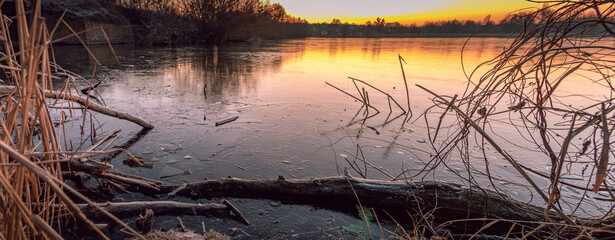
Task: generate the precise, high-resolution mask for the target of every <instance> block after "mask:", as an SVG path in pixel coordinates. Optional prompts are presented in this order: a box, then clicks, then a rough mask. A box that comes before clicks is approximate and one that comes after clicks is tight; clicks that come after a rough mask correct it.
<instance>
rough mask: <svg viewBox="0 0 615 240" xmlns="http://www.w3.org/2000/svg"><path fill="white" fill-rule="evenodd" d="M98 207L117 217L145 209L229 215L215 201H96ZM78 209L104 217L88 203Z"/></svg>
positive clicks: (86, 213)
mask: <svg viewBox="0 0 615 240" xmlns="http://www.w3.org/2000/svg"><path fill="white" fill-rule="evenodd" d="M96 205H98V206H99V207H100V208H102V209H105V210H107V211H108V212H110V213H112V214H113V215H115V216H118V217H133V216H137V215H139V214H140V213H142V212H143V211H145V209H151V210H153V211H154V212H155V213H156V215H167V214H170V215H179V214H184V215H201V216H216V217H226V216H229V213H230V212H229V208H228V207H227V206H225V205H223V204H217V203H184V202H176V201H137V202H118V203H109V202H107V203H96ZM77 206H78V207H79V209H81V211H82V212H83V213H84V214H85V215H87V216H88V217H89V218H91V219H106V218H107V216H106V215H104V214H101V212H100V211H98V210H97V209H96V208H94V207H92V206H90V205H89V204H77Z"/></svg>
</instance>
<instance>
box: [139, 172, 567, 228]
mask: <svg viewBox="0 0 615 240" xmlns="http://www.w3.org/2000/svg"><path fill="white" fill-rule="evenodd" d="M157 187H158V188H159V191H152V190H151V189H144V188H138V189H137V187H136V186H129V188H130V189H131V190H132V189H136V191H140V192H145V193H149V194H168V193H169V192H171V191H173V190H176V189H177V188H178V187H180V185H164V184H162V185H158V186H157ZM174 196H184V197H190V198H193V199H199V198H216V197H238V198H257V199H272V200H284V201H291V202H302V203H308V204H318V203H323V204H327V205H331V204H335V205H346V206H348V205H349V204H351V205H350V206H354V205H355V204H358V201H357V199H359V200H360V202H361V204H362V205H364V206H367V207H375V208H383V209H397V210H403V211H402V212H403V213H405V211H406V210H408V211H410V212H417V211H425V210H426V209H427V210H431V209H439V211H440V212H444V213H446V214H447V215H449V216H447V217H448V218H449V219H455V218H454V217H453V218H451V216H457V217H459V218H463V219H465V218H468V217H469V216H474V217H487V218H503V219H509V220H525V221H543V220H544V209H543V208H540V207H537V206H533V205H529V204H526V203H523V202H519V201H516V200H513V199H510V198H508V197H503V196H501V195H500V194H497V193H495V192H492V191H488V190H480V189H477V188H467V187H464V186H462V185H458V184H454V183H444V182H429V181H425V182H399V181H381V180H368V179H357V178H353V177H343V176H340V177H328V178H314V179H295V180H290V179H288V180H287V179H283V178H282V177H281V178H280V179H276V180H245V179H237V178H225V179H217V180H205V181H199V182H193V183H188V184H187V185H186V186H185V187H184V188H183V189H181V190H179V191H177V192H176V193H175V194H174ZM550 217H551V219H554V218H556V217H555V215H552V216H550ZM459 218H458V219H459Z"/></svg>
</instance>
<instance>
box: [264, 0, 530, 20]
mask: <svg viewBox="0 0 615 240" xmlns="http://www.w3.org/2000/svg"><path fill="white" fill-rule="evenodd" d="M271 3H280V4H282V6H284V7H285V8H286V11H287V12H288V13H290V14H292V15H293V16H297V17H301V18H305V19H307V20H308V21H309V22H310V23H317V22H331V20H332V19H333V18H338V19H340V20H341V21H342V22H349V23H357V24H364V23H365V22H366V21H374V19H376V17H383V18H385V19H386V21H387V22H400V23H402V24H411V23H416V24H418V25H422V24H423V23H425V22H426V21H440V20H452V19H458V20H482V19H484V18H485V16H487V15H489V14H491V16H492V18H491V19H492V20H495V21H499V20H500V19H502V18H503V17H504V16H505V15H506V14H507V13H510V12H513V11H515V10H519V9H523V8H537V7H541V6H542V4H540V3H531V2H528V1H525V0H271Z"/></svg>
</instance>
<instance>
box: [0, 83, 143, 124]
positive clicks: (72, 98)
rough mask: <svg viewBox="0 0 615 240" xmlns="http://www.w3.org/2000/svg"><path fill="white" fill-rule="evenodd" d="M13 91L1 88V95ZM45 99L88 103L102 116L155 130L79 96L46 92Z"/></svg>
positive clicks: (131, 117) (136, 118) (133, 117)
mask: <svg viewBox="0 0 615 240" xmlns="http://www.w3.org/2000/svg"><path fill="white" fill-rule="evenodd" d="M13 91H15V87H14V86H0V94H10V93H12V92H13ZM44 93H45V97H47V98H55V99H66V100H69V101H72V102H75V103H78V104H80V105H82V106H85V105H86V103H87V106H88V109H90V110H92V111H95V112H98V113H101V114H105V115H107V116H111V117H115V118H119V119H124V120H128V121H131V122H133V123H136V124H138V125H139V126H141V127H143V128H147V129H151V128H154V125H153V124H151V123H150V122H148V121H146V120H144V119H143V118H140V117H137V116H134V115H131V114H129V113H125V112H120V111H116V110H113V109H111V108H108V107H105V106H101V105H99V104H96V103H95V102H92V101H88V100H87V99H85V98H82V97H80V96H79V95H77V94H70V95H69V94H66V93H62V92H57V91H51V90H45V91H44Z"/></svg>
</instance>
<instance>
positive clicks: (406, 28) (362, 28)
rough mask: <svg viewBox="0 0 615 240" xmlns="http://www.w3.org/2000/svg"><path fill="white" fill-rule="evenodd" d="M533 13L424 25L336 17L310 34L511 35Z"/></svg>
mask: <svg viewBox="0 0 615 240" xmlns="http://www.w3.org/2000/svg"><path fill="white" fill-rule="evenodd" d="M528 14H529V12H517V13H512V14H508V15H506V16H505V17H504V18H503V19H502V20H500V22H498V23H496V22H494V21H493V20H491V15H487V16H486V17H485V18H484V19H483V20H482V21H475V20H465V21H460V20H445V21H435V22H426V23H425V24H423V25H422V26H418V25H416V24H408V25H404V24H401V23H399V22H387V21H386V19H384V18H380V17H378V18H376V19H375V21H367V22H366V23H365V24H364V25H357V24H349V23H347V22H346V23H342V21H341V20H340V19H337V18H334V19H333V20H332V21H331V22H330V23H327V22H323V23H317V24H311V26H310V33H309V35H310V36H321V37H386V36H440V35H441V36H450V35H455V36H468V35H470V34H474V33H479V34H483V35H501V34H510V33H514V32H517V31H519V30H520V29H521V28H523V27H524V26H526V24H533V23H532V22H529V23H527V22H525V21H526V19H527V16H528Z"/></svg>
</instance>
